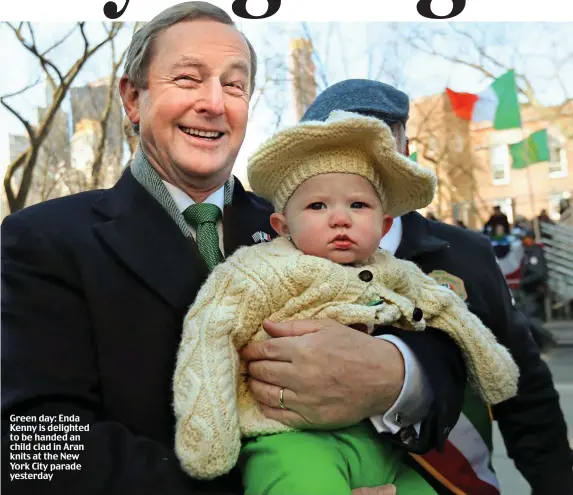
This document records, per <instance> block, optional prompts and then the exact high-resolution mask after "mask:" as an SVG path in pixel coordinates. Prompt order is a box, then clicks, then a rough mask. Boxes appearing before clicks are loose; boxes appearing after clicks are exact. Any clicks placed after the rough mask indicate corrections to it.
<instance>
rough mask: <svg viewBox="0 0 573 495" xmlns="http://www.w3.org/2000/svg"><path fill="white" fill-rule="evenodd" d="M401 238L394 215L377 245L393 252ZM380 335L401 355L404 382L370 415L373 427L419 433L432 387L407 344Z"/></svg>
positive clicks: (393, 431)
mask: <svg viewBox="0 0 573 495" xmlns="http://www.w3.org/2000/svg"><path fill="white" fill-rule="evenodd" d="M401 240H402V219H401V218H400V217H398V218H395V219H394V223H393V224H392V228H391V229H390V230H389V231H388V233H387V234H386V235H385V236H384V237H383V239H382V241H380V247H381V248H383V249H386V250H387V251H390V252H391V253H392V254H395V253H396V250H397V249H398V246H399V245H400V241H401ZM379 338H381V339H384V340H387V341H388V342H391V343H392V344H394V345H395V346H396V347H397V348H398V350H399V351H400V352H401V353H402V357H403V358H404V368H405V372H404V385H403V386H402V390H401V391H400V395H398V398H397V399H396V402H394V404H393V405H392V407H390V409H388V411H386V413H385V414H380V415H379V416H373V417H371V418H370V421H372V424H373V425H374V427H375V428H376V429H377V430H378V431H379V432H380V433H383V432H390V433H398V431H400V429H401V428H404V427H406V426H410V425H412V424H413V425H414V428H415V430H416V432H417V433H420V425H421V420H422V419H423V418H424V416H425V415H426V413H427V412H428V409H429V407H430V404H431V402H432V390H431V388H430V385H429V383H428V379H427V377H426V375H425V374H424V372H423V370H422V366H421V365H420V362H419V361H418V358H416V356H415V355H414V353H413V352H412V351H411V350H410V348H409V347H408V346H407V345H406V344H405V343H404V342H403V341H402V340H400V339H399V338H398V337H396V336H394V335H380V336H379Z"/></svg>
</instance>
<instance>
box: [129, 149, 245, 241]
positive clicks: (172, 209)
mask: <svg viewBox="0 0 573 495" xmlns="http://www.w3.org/2000/svg"><path fill="white" fill-rule="evenodd" d="M130 168H131V173H132V174H133V177H134V178H135V180H137V182H139V183H140V184H141V185H142V186H143V187H144V188H145V189H146V190H147V192H149V194H151V195H152V196H153V197H154V198H155V199H156V200H157V201H158V202H159V204H160V205H161V206H163V208H164V209H165V211H166V212H167V213H169V216H170V217H171V218H173V220H174V221H175V223H176V224H177V226H178V227H179V228H180V229H181V232H183V235H184V236H185V237H192V234H191V230H190V229H189V225H187V222H186V221H185V218H183V214H182V213H181V212H180V211H179V208H177V205H176V204H175V201H174V199H173V197H172V196H171V194H170V193H169V191H168V190H167V188H166V187H165V184H164V183H163V181H162V180H161V177H160V176H159V174H158V173H157V171H156V170H155V169H154V168H153V166H152V165H151V164H150V163H149V160H148V159H147V157H146V156H145V153H144V152H143V150H142V149H141V144H139V146H138V147H137V151H136V152H135V156H134V157H133V160H132V161H131V164H130ZM234 187H235V178H234V177H233V176H232V175H231V176H230V177H229V179H228V180H227V182H225V190H224V194H225V201H224V204H225V205H230V204H231V202H232V200H233V189H234Z"/></svg>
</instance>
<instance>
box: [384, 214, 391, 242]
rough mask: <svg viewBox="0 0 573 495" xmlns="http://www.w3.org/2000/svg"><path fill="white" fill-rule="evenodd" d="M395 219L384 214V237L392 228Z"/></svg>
mask: <svg viewBox="0 0 573 495" xmlns="http://www.w3.org/2000/svg"><path fill="white" fill-rule="evenodd" d="M393 223H394V219H393V218H392V217H391V216H390V215H384V220H382V237H384V236H385V235H386V234H387V233H388V232H389V231H390V229H391V228H392V224H393Z"/></svg>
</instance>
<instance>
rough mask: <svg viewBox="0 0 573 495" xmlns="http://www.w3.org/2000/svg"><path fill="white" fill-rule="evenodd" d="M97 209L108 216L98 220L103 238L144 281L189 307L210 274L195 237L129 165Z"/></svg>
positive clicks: (181, 308) (178, 305)
mask: <svg viewBox="0 0 573 495" xmlns="http://www.w3.org/2000/svg"><path fill="white" fill-rule="evenodd" d="M93 208H94V210H96V211H97V212H98V213H99V214H100V215H102V217H103V220H102V221H101V222H99V223H96V224H95V225H94V230H95V232H96V235H97V236H99V238H100V239H101V241H102V242H104V243H105V244H106V245H107V246H108V247H109V248H110V249H111V250H112V251H113V252H114V253H115V255H116V256H117V257H118V258H119V259H120V260H121V261H122V262H123V263H124V264H125V266H126V267H127V268H128V269H129V270H131V272H132V273H133V274H134V275H135V276H136V277H138V278H139V279H141V281H142V282H143V283H144V284H145V285H147V286H148V287H149V288H150V289H151V290H153V291H155V292H156V293H157V294H158V295H159V296H160V297H161V298H163V299H164V300H165V301H166V302H168V303H169V304H171V305H172V306H173V307H174V308H175V309H177V310H178V311H181V312H183V311H185V310H186V309H187V308H188V306H189V305H190V304H191V303H192V301H193V300H194V298H195V296H196V294H197V292H198V290H199V288H200V286H201V284H202V283H203V282H204V280H205V279H206V277H207V275H208V272H207V268H206V266H205V263H203V262H202V260H201V258H200V255H199V253H198V251H197V249H196V246H195V243H194V242H193V241H192V239H187V238H185V236H184V235H183V234H182V232H181V230H180V229H179V227H178V226H177V225H176V223H175V222H174V221H173V219H172V218H171V217H170V216H169V214H168V213H167V212H166V211H165V210H164V209H163V207H162V206H161V205H160V204H159V203H158V202H157V201H156V200H155V198H153V197H152V196H151V195H150V194H149V193H148V192H147V191H146V190H145V189H144V188H143V187H142V186H141V185H140V184H139V183H138V182H137V181H136V180H135V178H134V177H133V175H132V174H131V171H130V170H129V169H128V170H126V171H125V173H124V174H123V176H122V177H121V179H120V180H119V181H118V183H117V184H116V185H115V187H113V188H112V189H110V190H107V191H105V192H104V193H103V194H102V196H101V197H100V198H99V200H98V201H96V203H94V205H93Z"/></svg>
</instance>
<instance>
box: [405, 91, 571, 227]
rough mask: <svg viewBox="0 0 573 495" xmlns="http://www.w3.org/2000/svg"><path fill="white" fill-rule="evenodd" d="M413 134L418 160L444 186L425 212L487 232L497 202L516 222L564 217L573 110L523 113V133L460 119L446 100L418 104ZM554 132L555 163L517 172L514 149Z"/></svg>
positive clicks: (426, 99)
mask: <svg viewBox="0 0 573 495" xmlns="http://www.w3.org/2000/svg"><path fill="white" fill-rule="evenodd" d="M410 115H411V117H410V121H409V123H408V135H409V137H410V141H411V151H417V152H418V161H419V162H420V163H421V164H423V165H426V166H428V167H430V168H433V169H434V170H435V171H436V173H437V175H438V177H439V185H438V192H437V194H436V198H435V200H434V202H433V203H432V205H431V206H430V207H429V208H428V209H427V210H429V211H432V212H433V213H434V214H435V215H436V216H437V217H438V218H440V219H441V220H443V221H446V222H449V223H453V222H455V221H456V220H462V221H464V222H465V223H466V225H468V226H469V227H473V228H481V227H482V225H483V224H484V223H485V221H486V220H487V218H489V215H490V213H491V209H492V206H493V205H495V204H498V205H500V206H501V208H502V210H503V211H504V212H505V213H506V214H507V215H508V217H509V220H510V222H513V221H515V218H516V217H517V216H520V215H522V216H524V217H526V218H528V219H531V218H533V217H534V216H537V215H538V214H539V213H540V211H541V210H542V209H546V210H547V211H548V213H549V214H550V216H552V217H553V218H554V219H555V220H557V219H558V218H559V210H558V206H559V201H560V199H561V198H567V197H571V196H572V195H573V104H569V105H568V106H565V107H543V108H534V107H531V106H528V107H525V106H523V107H522V109H521V115H522V122H523V130H522V129H510V130H504V131H498V130H496V129H493V128H492V127H491V124H489V123H487V124H474V123H471V122H468V121H464V120H462V119H459V118H457V117H456V116H455V115H454V113H453V112H452V111H451V107H450V103H449V100H448V98H447V97H446V95H445V94H438V95H432V96H429V97H424V98H419V99H416V100H413V101H412V104H411V113H410ZM543 128H548V129H549V134H550V154H551V161H549V162H543V163H536V164H533V165H531V166H529V167H527V168H525V169H522V170H516V169H512V168H511V157H510V155H509V150H508V146H507V145H508V144H511V143H515V142H517V141H520V140H522V139H524V138H525V137H527V136H528V135H529V134H530V133H531V132H534V131H536V130H540V129H543Z"/></svg>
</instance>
